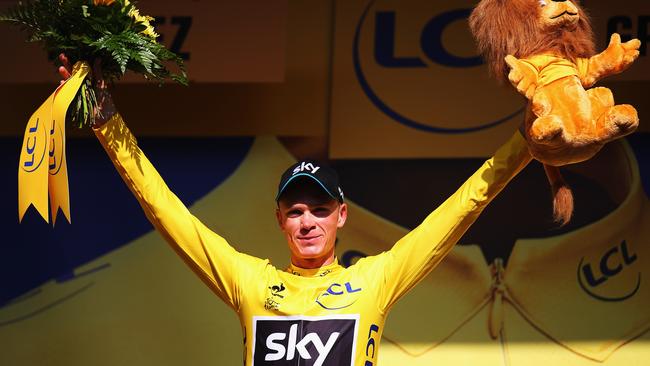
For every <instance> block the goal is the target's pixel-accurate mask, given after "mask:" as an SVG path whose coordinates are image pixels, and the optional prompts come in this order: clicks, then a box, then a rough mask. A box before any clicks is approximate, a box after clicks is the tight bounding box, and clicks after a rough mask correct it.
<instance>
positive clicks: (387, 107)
mask: <svg viewBox="0 0 650 366" xmlns="http://www.w3.org/2000/svg"><path fill="white" fill-rule="evenodd" d="M475 3H476V1H468V0H453V1H452V0H448V1H444V0H442V1H428V2H426V1H413V0H411V1H403V0H399V1H397V0H392V1H391V0H369V1H368V2H367V6H366V8H365V9H364V11H363V13H362V14H361V16H360V18H359V21H358V23H357V25H356V29H355V33H354V40H353V55H352V58H353V65H354V72H355V75H356V78H357V81H358V83H359V86H360V87H361V89H362V90H363V93H364V94H365V95H366V96H367V98H368V100H369V101H370V102H371V103H372V104H373V105H374V106H375V107H376V108H377V109H379V110H380V111H382V112H383V113H384V114H385V115H386V116H388V117H390V118H391V119H392V120H394V121H396V122H399V123H401V124H403V125H406V126H408V127H411V128H415V129H418V130H421V131H426V132H433V133H454V134H456V133H468V132H475V131H480V130H485V129H488V128H492V127H494V126H497V125H499V124H501V123H504V122H506V121H508V120H510V119H512V118H513V117H515V116H516V115H518V114H519V113H521V112H522V111H523V105H522V103H521V101H520V99H519V98H518V97H517V96H516V95H511V94H512V93H505V92H504V91H503V90H502V89H503V88H499V86H498V85H497V83H496V82H495V81H494V80H488V78H487V73H488V72H487V68H486V67H480V66H482V65H483V61H482V59H481V57H479V56H478V55H477V53H476V47H475V44H474V40H473V38H472V37H471V35H470V32H469V27H468V25H467V18H468V17H469V15H470V13H471V10H472V8H473V6H474V5H475ZM485 95H493V96H495V97H494V98H490V105H485ZM469 105H473V106H475V107H476V108H467V106H469ZM434 106H435V107H434Z"/></svg>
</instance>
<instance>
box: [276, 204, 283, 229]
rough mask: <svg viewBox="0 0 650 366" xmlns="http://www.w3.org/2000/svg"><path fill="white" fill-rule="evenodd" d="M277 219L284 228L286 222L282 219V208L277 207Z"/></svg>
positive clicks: (281, 227)
mask: <svg viewBox="0 0 650 366" xmlns="http://www.w3.org/2000/svg"><path fill="white" fill-rule="evenodd" d="M275 219H276V220H278V226H280V229H284V222H283V221H282V213H281V212H280V208H279V207H278V208H276V209H275Z"/></svg>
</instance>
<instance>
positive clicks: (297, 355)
mask: <svg viewBox="0 0 650 366" xmlns="http://www.w3.org/2000/svg"><path fill="white" fill-rule="evenodd" d="M358 323H359V315H349V314H339V315H333V316H320V317H310V316H272V317H266V316H264V317H262V316H256V317H253V339H254V340H255V344H254V345H253V365H274V366H343V365H350V366H352V365H353V362H354V352H355V344H356V335H357V326H358Z"/></svg>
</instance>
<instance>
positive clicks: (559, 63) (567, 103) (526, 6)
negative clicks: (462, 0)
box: [469, 0, 641, 225]
mask: <svg viewBox="0 0 650 366" xmlns="http://www.w3.org/2000/svg"><path fill="white" fill-rule="evenodd" d="M469 21H470V28H471V30H472V33H473V34H474V37H475V38H476V40H477V42H478V48H479V51H480V53H481V54H482V55H483V57H484V59H485V60H486V62H487V63H488V66H489V68H490V70H491V73H493V74H494V76H495V77H497V79H499V80H501V81H506V80H509V81H510V83H512V85H513V86H515V87H516V88H517V90H518V91H519V92H520V93H521V94H523V95H525V96H526V98H527V99H528V100H529V103H528V108H527V111H526V117H525V121H524V135H525V137H526V139H527V141H528V144H529V148H530V151H531V154H532V155H533V157H534V158H535V159H537V160H539V161H540V162H542V163H543V164H544V170H545V171H546V174H547V177H548V179H549V181H550V182H551V186H552V189H553V196H554V199H553V211H554V212H553V213H554V218H555V220H556V221H557V222H558V223H560V224H561V225H564V224H566V223H567V222H568V221H569V220H570V219H571V216H572V214H573V194H572V192H571V190H570V189H569V188H568V186H567V184H566V183H565V182H564V179H563V178H562V176H561V174H560V171H559V168H558V166H562V165H566V164H571V163H577V162H581V161H584V160H587V159H589V158H591V157H592V156H594V155H595V154H596V153H597V152H598V151H599V150H600V149H601V148H602V147H603V145H604V144H606V143H607V142H609V141H612V140H614V139H617V138H620V137H622V136H625V135H627V134H629V133H631V132H633V131H634V130H635V129H636V127H637V126H638V124H639V118H638V116H637V112H636V110H635V109H634V107H632V106H630V105H615V104H614V97H613V95H612V92H611V91H610V90H609V89H607V88H603V87H599V88H592V89H588V90H585V88H590V87H591V86H593V85H594V84H595V83H596V82H597V81H598V80H600V79H602V78H604V77H606V76H609V75H613V74H617V73H620V72H622V71H623V70H625V69H626V68H628V67H629V66H630V65H631V64H632V62H634V60H636V58H637V57H638V56H639V51H638V50H639V47H640V45H641V43H640V42H639V40H637V39H634V40H631V41H629V42H626V43H621V38H620V36H619V35H618V34H614V35H612V37H611V40H610V43H609V46H608V47H607V49H606V50H605V51H604V52H602V53H599V54H597V55H595V51H594V48H595V46H594V41H593V33H592V29H591V25H590V22H589V18H588V17H587V15H586V14H585V12H584V11H583V9H582V8H581V7H580V4H579V2H578V1H576V0H573V1H570V0H482V1H480V2H479V4H478V5H477V6H476V8H475V9H474V11H473V12H472V14H471V16H470V19H469Z"/></svg>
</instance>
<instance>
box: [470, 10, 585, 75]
mask: <svg viewBox="0 0 650 366" xmlns="http://www.w3.org/2000/svg"><path fill="white" fill-rule="evenodd" d="M573 3H574V4H575V5H576V7H577V8H578V12H579V15H580V20H579V22H578V24H577V27H576V28H575V29H573V30H566V29H563V28H560V29H556V30H544V29H543V27H542V26H541V25H540V21H539V18H540V11H541V10H540V5H539V1H538V0H483V1H481V2H480V3H479V4H478V6H477V7H476V8H475V10H474V11H473V12H472V15H471V16H470V18H469V25H470V29H471V31H472V34H473V35H474V38H475V39H476V41H477V44H478V50H479V52H480V54H481V55H482V56H483V58H484V60H485V62H486V63H487V64H488V67H489V69H490V73H491V74H492V75H493V76H494V77H496V78H497V79H498V80H500V81H501V82H506V83H507V80H508V78H507V73H508V70H509V69H508V66H507V64H506V62H505V61H504V59H505V57H506V56H507V55H513V56H515V57H517V58H520V59H521V58H526V57H529V56H532V55H536V54H543V53H553V54H556V55H558V56H561V57H564V58H566V59H569V60H572V61H574V62H575V60H576V58H581V57H584V58H588V57H591V56H593V55H594V54H595V45H594V40H593V31H592V28H591V24H590V20H589V16H588V15H587V13H586V12H585V11H584V9H583V8H582V7H581V6H580V1H578V0H573Z"/></svg>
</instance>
